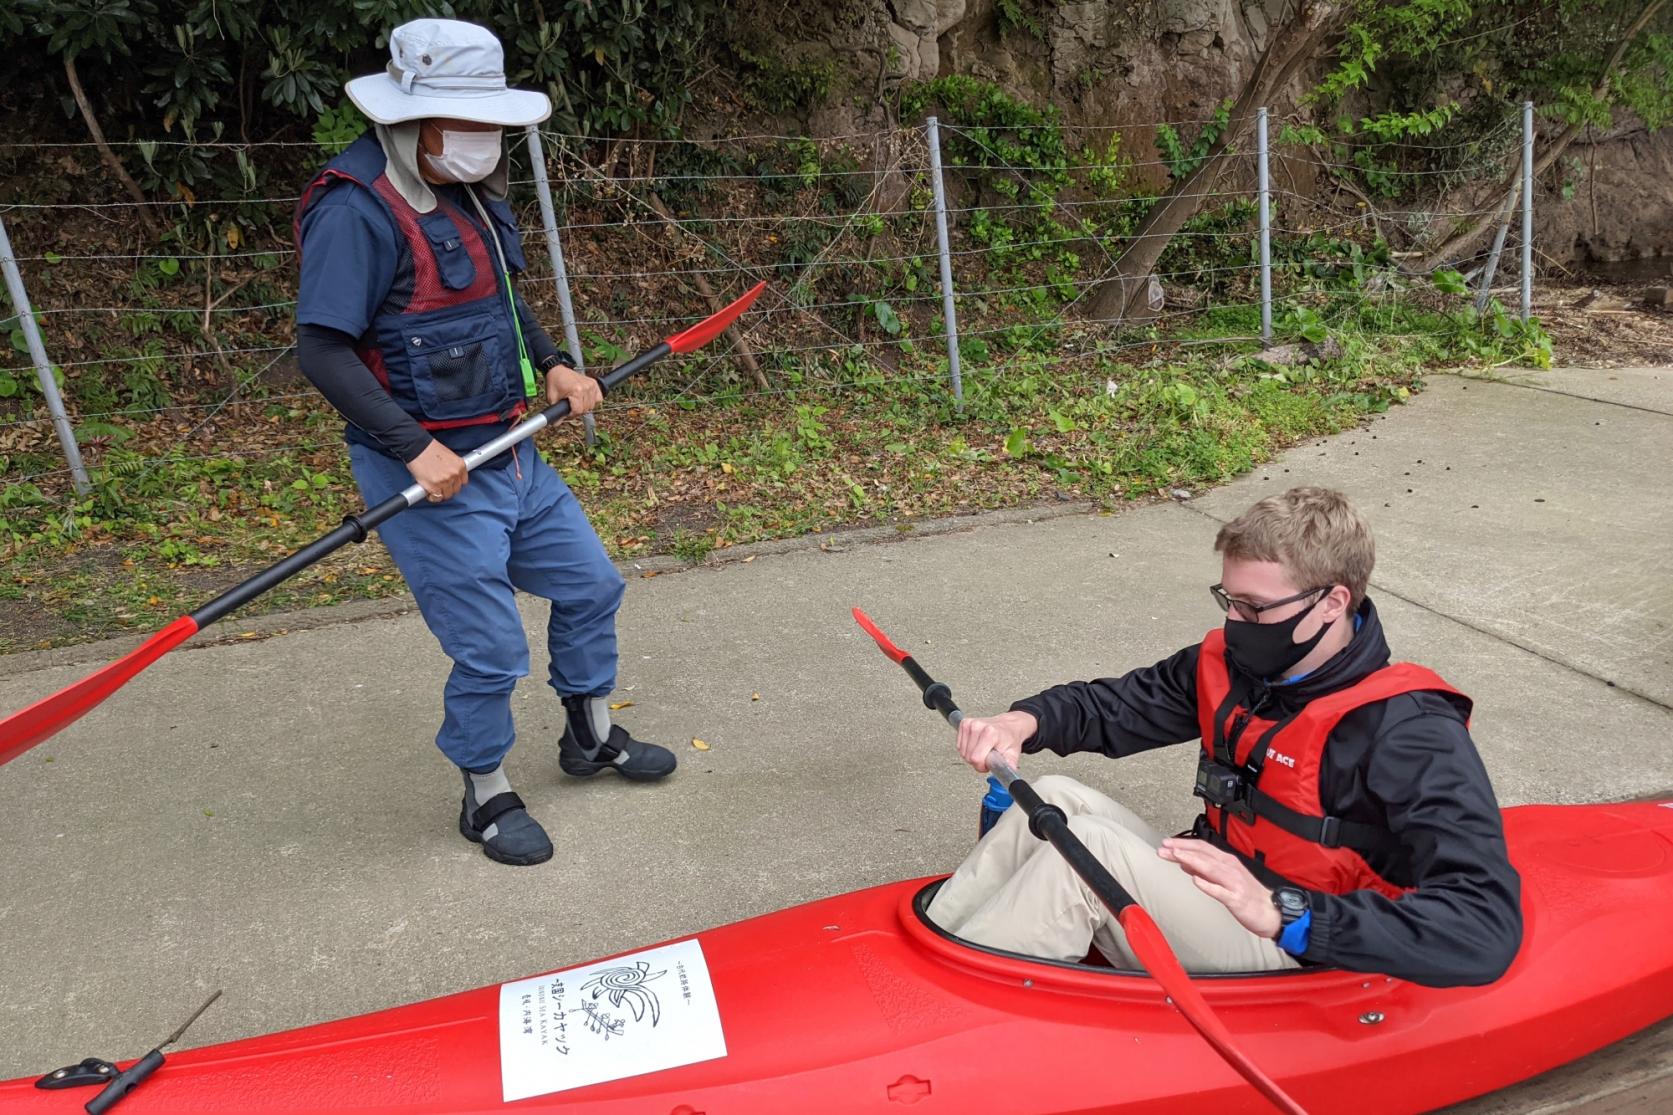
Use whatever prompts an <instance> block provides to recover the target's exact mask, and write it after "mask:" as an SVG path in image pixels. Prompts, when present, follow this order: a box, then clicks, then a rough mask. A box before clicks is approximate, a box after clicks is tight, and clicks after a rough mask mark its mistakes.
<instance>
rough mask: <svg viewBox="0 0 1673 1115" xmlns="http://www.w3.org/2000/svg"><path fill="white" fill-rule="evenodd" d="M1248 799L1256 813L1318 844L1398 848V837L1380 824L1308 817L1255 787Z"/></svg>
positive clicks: (1359, 849)
mask: <svg viewBox="0 0 1673 1115" xmlns="http://www.w3.org/2000/svg"><path fill="white" fill-rule="evenodd" d="M1248 800H1249V807H1250V808H1251V809H1253V810H1254V812H1255V816H1257V817H1260V818H1262V819H1263V820H1267V821H1271V822H1272V823H1273V824H1275V825H1277V826H1278V827H1279V828H1281V829H1283V830H1284V831H1285V832H1287V833H1289V834H1290V835H1291V836H1299V837H1301V839H1303V840H1308V841H1311V842H1312V843H1314V844H1318V845H1320V846H1321V847H1325V848H1349V849H1352V850H1353V851H1356V852H1398V851H1400V841H1399V840H1398V839H1396V838H1395V836H1394V834H1393V833H1392V832H1389V831H1388V830H1387V829H1385V828H1383V827H1382V826H1380V825H1367V824H1362V823H1360V822H1359V821H1344V820H1343V819H1342V818H1340V817H1310V816H1308V815H1307V814H1305V813H1297V812H1296V811H1295V810H1293V809H1291V808H1290V807H1289V806H1287V805H1285V804H1283V803H1282V802H1280V801H1278V800H1277V799H1275V798H1273V797H1271V796H1270V795H1268V794H1265V793H1262V792H1261V791H1260V790H1259V789H1254V788H1251V789H1250V790H1249V798H1248Z"/></svg>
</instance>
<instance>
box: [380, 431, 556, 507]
mask: <svg viewBox="0 0 1673 1115" xmlns="http://www.w3.org/2000/svg"><path fill="white" fill-rule="evenodd" d="M548 422H549V420H548V419H547V417H546V412H545V411H540V412H538V413H536V414H532V415H530V416H529V417H528V418H527V419H525V420H524V421H522V422H519V423H517V425H515V426H513V427H511V429H509V430H507V431H506V432H505V433H503V434H501V435H500V436H499V437H497V438H495V439H494V440H493V441H489V442H484V443H483V444H481V445H479V446H477V447H476V448H475V449H472V450H471V451H470V452H469V453H466V454H465V458H464V460H465V471H466V472H475V471H476V469H477V466H479V465H481V464H482V462H484V461H486V460H488V459H489V458H490V457H497V456H499V455H500V454H501V453H504V452H505V451H506V450H507V449H510V448H511V447H512V446H513V445H516V444H517V443H518V442H520V441H527V440H528V439H529V438H531V437H533V436H534V435H535V434H537V433H539V432H540V431H541V430H544V429H545V428H546V427H547V425H548ZM429 495H430V493H429V492H426V491H425V490H424V485H422V484H418V483H414V484H412V485H411V486H410V487H408V488H406V489H404V490H403V491H402V492H401V498H402V499H404V500H406V501H407V506H408V507H417V506H418V505H419V504H421V503H423V502H424V501H425V500H426V499H428V498H429Z"/></svg>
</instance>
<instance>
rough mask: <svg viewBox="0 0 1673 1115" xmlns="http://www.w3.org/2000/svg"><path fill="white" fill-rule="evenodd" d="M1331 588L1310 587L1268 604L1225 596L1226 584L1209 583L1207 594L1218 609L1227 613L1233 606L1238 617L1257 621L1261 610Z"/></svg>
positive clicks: (1278, 606)
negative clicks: (1212, 598) (1218, 606)
mask: <svg viewBox="0 0 1673 1115" xmlns="http://www.w3.org/2000/svg"><path fill="white" fill-rule="evenodd" d="M1331 588H1332V586H1331V585H1324V586H1322V587H1320V588H1310V589H1308V590H1307V591H1305V592H1298V593H1296V594H1295V595H1294V596H1286V597H1284V599H1282V600H1274V601H1272V602H1271V603H1270V604H1255V603H1251V602H1250V601H1248V600H1239V599H1237V598H1236V597H1235V596H1227V595H1226V586H1225V585H1223V584H1219V585H1209V586H1208V595H1210V596H1212V597H1214V603H1216V604H1218V605H1220V610H1221V611H1222V612H1226V613H1228V614H1229V613H1230V612H1231V611H1232V610H1233V609H1234V608H1235V609H1236V610H1237V615H1238V618H1239V619H1242V620H1244V621H1246V622H1248V623H1259V622H1260V619H1261V613H1262V612H1266V611H1270V610H1272V609H1273V608H1282V607H1283V606H1284V605H1285V604H1294V603H1295V602H1296V601H1297V600H1305V599H1307V598H1308V597H1309V596H1312V595H1313V594H1314V593H1315V592H1329V591H1330V590H1331Z"/></svg>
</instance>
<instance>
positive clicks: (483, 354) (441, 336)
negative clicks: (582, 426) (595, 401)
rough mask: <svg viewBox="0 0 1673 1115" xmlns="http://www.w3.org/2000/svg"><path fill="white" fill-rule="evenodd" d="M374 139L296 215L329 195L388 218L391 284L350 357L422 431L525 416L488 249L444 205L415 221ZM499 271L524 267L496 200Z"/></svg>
mask: <svg viewBox="0 0 1673 1115" xmlns="http://www.w3.org/2000/svg"><path fill="white" fill-rule="evenodd" d="M385 169H386V160H385V157H384V153H383V148H382V147H381V146H380V145H379V144H378V140H377V136H376V135H374V134H373V133H372V132H367V133H366V134H365V135H363V136H361V137H360V139H358V140H356V141H355V142H354V143H353V144H351V145H350V146H349V148H348V149H347V150H346V151H344V152H343V153H342V154H341V155H338V156H337V157H336V158H335V159H333V160H332V161H331V162H330V163H329V164H327V165H326V167H325V169H324V170H322V171H321V172H320V173H319V174H318V175H316V176H315V178H314V180H313V181H312V182H310V183H309V184H308V186H307V188H306V189H304V190H303V192H302V199H301V201H300V202H298V204H297V207H296V218H295V225H294V230H293V231H294V235H295V237H296V248H297V255H298V259H299V260H300V257H301V252H302V218H303V216H304V215H305V214H306V213H307V212H308V210H309V208H310V207H311V206H312V205H313V204H314V203H315V202H316V201H317V200H318V199H319V198H320V197H321V196H323V195H324V193H325V192H326V191H327V190H329V189H332V188H338V189H341V188H354V189H360V190H364V191H366V193H368V194H369V195H371V196H372V197H373V198H375V199H376V200H377V201H378V202H379V203H380V205H381V206H382V208H383V210H384V211H385V212H386V213H387V214H388V215H389V220H390V224H391V226H392V227H393V229H394V231H395V234H396V237H397V239H398V240H399V241H400V242H401V244H402V248H403V250H402V251H401V252H400V258H399V261H398V263H397V266H396V274H395V279H394V282H393V283H392V284H391V286H390V290H389V292H388V293H387V294H386V296H385V297H384V300H383V303H382V305H381V306H380V307H379V309H378V312H377V315H376V316H375V318H374V319H373V321H372V325H371V328H370V329H368V330H367V332H366V335H365V336H363V337H360V338H358V341H357V343H356V345H355V352H356V354H357V355H359V357H360V359H361V361H362V362H363V363H365V365H366V367H367V368H369V369H370V370H371V372H372V374H373V375H374V376H376V377H377V380H378V382H379V383H380V384H382V385H383V388H384V390H386V391H388V392H389V394H390V396H391V397H392V398H393V399H394V400H395V401H396V402H397V403H399V404H400V406H401V409H403V410H405V411H406V412H407V413H408V414H409V415H411V416H412V417H413V418H414V419H416V420H417V421H418V424H419V425H421V426H423V427H424V428H425V429H426V430H446V429H453V428H456V427H459V426H482V425H490V424H493V423H497V422H507V421H512V420H514V419H516V418H517V417H519V416H520V415H522V413H523V412H524V410H525V409H526V402H525V392H526V389H527V388H528V387H529V385H527V384H525V383H524V382H523V381H522V373H521V372H520V370H519V367H518V352H519V344H518V335H517V331H516V325H515V323H514V322H513V321H512V318H511V309H510V305H509V301H508V298H507V291H506V289H505V288H504V287H502V286H501V285H500V283H501V280H500V271H499V263H498V261H497V259H496V257H495V254H494V249H493V247H492V246H491V245H490V244H488V242H487V239H486V237H484V236H483V235H482V233H481V232H480V231H479V230H478V228H477V226H476V224H475V223H474V222H472V220H471V219H470V218H469V217H467V216H466V215H465V213H464V212H462V211H461V210H460V209H458V208H457V207H455V206H454V205H452V204H450V203H449V202H448V201H447V200H446V199H445V198H443V197H441V196H440V195H438V196H437V197H436V208H435V209H434V210H433V211H432V212H429V213H420V212H418V211H417V210H416V209H414V208H413V207H412V206H411V205H409V204H408V203H407V201H406V199H405V198H403V197H402V196H401V194H400V192H399V191H397V190H396V189H395V186H394V183H392V182H390V180H389V177H388V175H387V174H386V173H385ZM484 205H485V208H486V209H487V210H488V212H489V214H490V218H491V219H492V221H493V222H494V225H495V226H496V229H495V231H496V233H497V235H498V238H499V240H500V243H501V246H502V247H503V249H504V251H505V253H506V258H507V263H508V265H509V266H510V269H511V270H512V271H513V272H518V271H521V270H522V269H523V265H524V257H523V253H522V244H521V240H520V238H519V237H518V234H517V224H516V219H515V218H514V217H513V215H512V213H511V209H510V207H509V206H507V205H506V203H505V201H504V200H502V199H495V198H487V199H484Z"/></svg>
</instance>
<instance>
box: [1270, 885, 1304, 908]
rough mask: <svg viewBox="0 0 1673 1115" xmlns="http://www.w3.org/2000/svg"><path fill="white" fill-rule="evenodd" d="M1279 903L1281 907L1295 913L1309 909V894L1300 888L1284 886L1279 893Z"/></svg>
mask: <svg viewBox="0 0 1673 1115" xmlns="http://www.w3.org/2000/svg"><path fill="white" fill-rule="evenodd" d="M1277 899H1278V905H1279V907H1280V908H1281V909H1283V910H1286V911H1291V912H1294V913H1297V914H1299V913H1301V912H1302V911H1303V910H1305V909H1307V896H1306V895H1305V894H1303V893H1301V892H1300V891H1298V890H1292V889H1290V888H1289V887H1284V888H1283V889H1282V890H1280V891H1278V893H1277Z"/></svg>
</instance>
